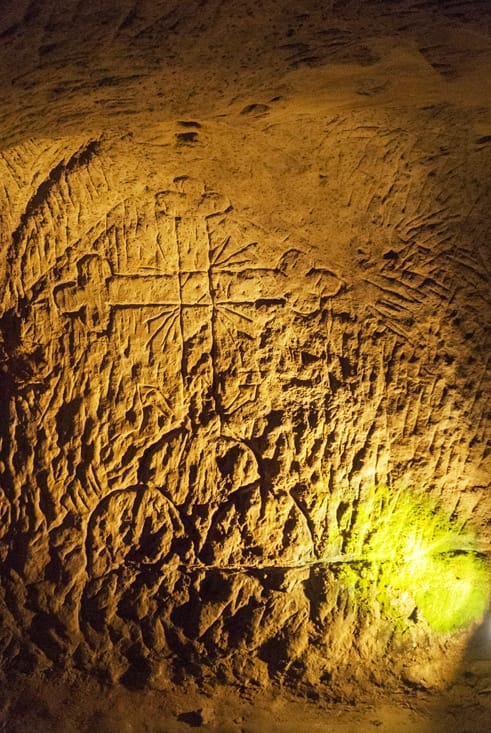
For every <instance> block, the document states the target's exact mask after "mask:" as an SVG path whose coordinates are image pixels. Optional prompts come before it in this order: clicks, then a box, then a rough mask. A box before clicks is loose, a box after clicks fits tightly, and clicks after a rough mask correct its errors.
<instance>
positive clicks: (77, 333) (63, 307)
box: [0, 0, 491, 694]
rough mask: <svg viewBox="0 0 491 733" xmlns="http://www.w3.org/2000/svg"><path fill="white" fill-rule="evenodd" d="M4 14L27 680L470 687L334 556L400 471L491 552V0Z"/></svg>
mask: <svg viewBox="0 0 491 733" xmlns="http://www.w3.org/2000/svg"><path fill="white" fill-rule="evenodd" d="M2 7H3V10H2V12H1V14H0V53H1V59H2V60H1V66H0V87H1V90H2V100H3V101H2V108H1V110H0V132H1V139H2V149H1V151H0V181H1V185H0V217H1V219H0V221H1V231H0V237H1V239H0V279H1V283H2V287H1V291H0V292H1V301H0V362H1V364H0V380H1V381H0V384H1V387H0V458H1V463H0V470H1V475H0V517H1V524H0V553H1V561H2V579H1V588H0V593H1V596H0V617H1V627H0V628H1V631H0V654H1V657H2V659H3V662H4V668H5V669H6V670H12V671H17V672H24V673H25V672H27V673H35V672H37V671H40V670H45V671H49V670H53V669H54V670H56V669H61V668H63V669H67V668H68V669H74V670H78V671H86V672H88V673H90V674H91V675H96V676H97V677H98V678H100V679H103V680H109V681H114V682H116V681H121V682H123V683H124V684H126V685H127V686H128V687H131V688H140V687H148V686H150V687H155V688H157V689H159V688H165V687H166V686H167V685H168V684H169V682H170V681H174V682H176V681H179V680H185V679H188V678H190V677H195V678H198V679H199V680H203V679H204V680H210V681H211V680H218V681H220V682H230V683H244V682H245V681H248V682H251V681H252V682H253V683H256V684H258V685H266V684H268V683H269V682H270V681H271V680H282V681H284V682H288V683H291V684H293V685H294V686H298V687H301V686H303V685H310V686H311V687H313V688H315V689H319V686H320V688H322V689H323V690H324V691H325V693H326V694H329V693H330V694H337V692H339V690H341V689H345V686H346V685H347V684H360V685H368V684H373V683H378V684H384V685H389V686H396V687H397V686H398V685H400V684H403V682H404V680H406V682H407V683H409V684H412V685H421V686H428V687H431V686H433V685H438V684H441V683H442V682H443V681H448V679H449V676H451V674H453V672H454V671H455V669H456V664H457V662H458V659H459V655H460V654H461V653H462V650H463V648H464V646H465V643H466V641H467V639H468V632H466V631H463V632H459V633H457V634H456V635H450V636H448V635H444V636H443V637H441V636H438V635H435V634H433V633H432V632H431V629H429V628H428V626H427V624H425V622H424V619H418V617H417V614H414V613H413V611H414V607H413V606H412V605H411V603H410V602H409V605H408V607H407V608H404V609H403V608H402V606H401V609H402V610H401V615H402V616H403V617H404V634H403V635H402V637H401V636H400V635H397V634H395V633H394V629H393V625H392V624H391V622H390V621H388V620H387V619H385V618H384V616H383V613H381V612H380V609H378V607H377V603H376V600H375V601H374V606H373V607H372V608H370V609H368V610H366V609H363V608H361V607H359V606H357V605H356V603H354V602H353V599H352V598H350V594H349V588H346V587H345V586H344V585H343V583H341V582H340V579H339V573H338V569H339V564H340V562H342V560H343V553H344V552H345V547H346V541H347V537H348V536H349V533H350V528H351V526H352V523H353V522H354V519H355V517H356V507H357V506H358V505H359V502H360V501H363V497H364V496H365V493H366V491H367V488H368V487H370V486H372V485H373V484H386V483H387V482H390V483H391V484H393V485H396V484H398V483H400V482H402V483H404V485H406V486H407V487H408V488H409V489H410V488H413V487H416V488H419V489H423V490H424V491H425V492H426V493H428V494H429V495H431V496H432V497H433V498H435V499H436V500H437V501H438V502H439V503H440V504H441V505H442V506H444V507H446V508H447V509H448V511H449V513H450V514H453V516H454V517H455V518H456V521H460V522H462V523H464V522H466V521H469V522H470V524H471V525H472V526H473V527H474V531H475V532H476V533H477V535H478V538H479V549H480V551H481V552H482V553H483V554H485V553H486V552H488V551H489V548H490V545H491V534H490V532H491V529H490V527H491V526H490V521H489V517H490V515H491V514H490V511H491V495H490V484H489V477H490V471H491V463H490V452H489V445H490V438H491V429H490V404H489V397H490V393H491V389H490V388H491V379H490V367H489V354H490V345H491V344H490V333H491V331H490V324H491V320H490V314H491V305H490V262H491V258H490V254H491V249H490V241H491V227H490V219H489V211H490V209H491V190H490V186H489V170H490V168H491V93H490V87H489V81H488V80H489V78H490V74H491V50H490V36H489V28H490V26H489V8H488V6H487V3H485V2H456V1H455V2H444V3H437V2H425V3H416V2H411V1H410V0H406V1H405V2H402V1H401V2H395V3H394V2H371V1H369V2H354V1H353V2H351V1H348V2H343V3H338V2H326V3H319V2H314V0H303V2H302V3H290V2H286V1H285V2H281V1H280V2H272V1H271V2H269V1H263V2H254V1H253V0H246V1H245V2H235V0H231V2H220V1H219V0H210V1H209V2H198V1H197V0H192V1H191V2H185V3H183V2H169V1H164V0H161V1H156V2H152V3H148V2H136V1H135V0H125V1H124V2H112V1H111V0H104V1H99V2H95V1H94V2H86V3H80V2H76V1H75V0H71V1H70V2H63V3H61V2H56V0H43V1H42V2H37V3H28V2H24V3H18V2H4V3H3V6H2ZM388 552H389V553H390V548H388Z"/></svg>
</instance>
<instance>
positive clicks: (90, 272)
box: [53, 179, 342, 382]
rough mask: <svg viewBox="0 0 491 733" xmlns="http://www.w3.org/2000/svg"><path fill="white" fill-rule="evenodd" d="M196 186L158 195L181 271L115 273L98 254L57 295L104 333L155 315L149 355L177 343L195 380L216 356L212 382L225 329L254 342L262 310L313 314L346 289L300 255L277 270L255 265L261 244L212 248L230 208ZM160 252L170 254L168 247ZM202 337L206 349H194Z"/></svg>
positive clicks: (291, 253)
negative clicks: (143, 313) (131, 316)
mask: <svg viewBox="0 0 491 733" xmlns="http://www.w3.org/2000/svg"><path fill="white" fill-rule="evenodd" d="M193 185H194V184H193V182H191V181H190V180H189V179H177V190H169V191H164V192H160V193H158V194H156V211H157V215H158V216H160V217H164V218H165V220H166V222H167V224H168V223H169V222H171V223H172V230H171V231H170V230H169V234H171V236H170V238H171V240H173V241H170V242H169V244H170V245H171V254H172V248H173V261H174V265H173V267H172V266H171V267H169V269H168V270H167V272H161V271H158V272H157V273H155V274H148V273H147V272H141V271H140V272H135V273H130V274H127V273H121V272H115V271H114V268H113V266H112V264H111V263H110V262H109V260H108V259H106V258H105V257H103V256H101V255H100V254H98V253H95V252H94V253H89V254H86V255H85V256H83V257H82V258H81V259H79V260H78V262H77V276H76V279H75V280H73V281H71V282H65V283H62V284H60V285H58V286H56V287H55V289H54V291H53V292H54V298H55V302H56V304H57V307H58V308H59V310H60V311H61V312H62V313H64V314H71V315H77V316H80V317H81V318H82V320H83V321H84V323H85V324H86V326H87V328H88V330H89V331H91V332H94V333H97V334H103V333H107V332H108V330H109V328H110V324H111V318H112V316H113V313H114V311H115V310H118V309H119V310H122V309H142V308H148V309H152V310H153V313H150V314H149V315H148V317H147V318H146V319H145V324H146V326H147V329H148V339H147V342H146V347H147V349H154V347H155V343H156V341H157V339H160V341H161V343H162V348H164V347H165V346H166V345H169V343H170V342H171V341H173V342H174V344H173V348H174V349H175V348H176V345H177V348H178V349H180V350H181V369H180V371H181V374H182V375H183V376H186V375H187V374H190V373H191V371H192V367H193V365H196V363H197V361H199V359H200V358H201V354H203V353H204V352H207V353H209V354H211V355H212V359H211V360H210V364H209V370H211V373H209V374H208V377H205V381H209V382H212V381H213V380H214V378H215V376H214V372H213V370H214V369H215V367H216V365H215V364H213V363H212V361H213V359H214V358H215V357H216V354H217V353H218V346H217V344H218V341H219V340H220V338H219V334H218V324H219V323H220V329H221V331H220V333H223V331H224V330H226V331H228V332H229V335H230V334H231V335H232V336H235V334H237V332H241V333H242V334H245V335H247V336H253V335H254V334H255V333H257V331H258V329H260V327H261V323H260V322H259V318H258V317H257V310H258V307H259V306H260V305H264V304H266V305H268V306H276V307H282V306H285V305H286V304H287V303H289V304H291V306H292V307H293V308H294V309H295V310H297V311H298V312H300V313H309V312H313V310H315V309H316V308H318V307H319V303H320V298H321V297H322V296H325V295H331V296H332V295H335V294H336V293H337V292H339V290H340V288H341V287H342V283H341V281H340V280H339V278H337V276H336V275H335V274H334V273H330V272H328V271H326V270H319V269H315V268H313V267H312V265H311V263H306V262H305V260H306V258H305V256H304V255H303V254H302V253H301V252H299V251H298V250H294V249H291V250H288V251H287V252H285V253H284V254H283V256H282V257H281V258H280V260H279V261H278V263H277V264H276V266H268V267H261V266H260V265H257V264H256V263H255V259H254V249H255V247H256V246H257V242H249V243H246V244H245V245H243V246H236V245H234V244H233V243H232V241H231V238H230V237H227V238H225V239H223V240H222V241H220V242H219V243H218V244H217V243H216V242H214V241H212V237H211V235H210V228H211V227H210V220H211V218H212V217H215V216H217V215H220V214H222V215H223V214H224V213H226V211H227V210H228V202H227V201H226V200H225V199H223V198H222V197H220V196H218V195H217V194H215V193H209V192H208V193H207V192H203V190H202V189H201V188H198V189H196V187H195V186H194V188H192V190H191V191H189V188H190V186H191V187H193ZM184 189H187V190H184ZM159 247H160V250H161V252H163V250H162V245H161V243H159ZM170 256H171V255H170ZM171 259H172V256H171ZM299 269H300V274H301V271H302V270H304V273H305V274H304V278H303V280H302V279H301V278H300V277H299V272H298V270H299ZM169 270H170V271H169ZM292 274H293V275H294V277H291V275H292ZM299 283H300V284H299ZM268 310H269V309H268ZM197 334H199V335H200V336H199V345H194V346H193V345H192V343H193V338H194V337H195V336H196V335H197ZM179 342H180V345H179ZM193 349H194V353H193ZM198 352H200V353H198ZM201 378H203V371H202V370H201Z"/></svg>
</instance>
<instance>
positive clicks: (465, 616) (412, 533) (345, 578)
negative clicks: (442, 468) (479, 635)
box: [340, 486, 490, 632]
mask: <svg viewBox="0 0 491 733" xmlns="http://www.w3.org/2000/svg"><path fill="white" fill-rule="evenodd" d="M346 530H347V531H346V540H345V543H344V548H343V550H344V552H345V553H346V555H347V556H349V557H350V558H353V560H352V562H351V563H350V564H345V565H343V568H342V570H341V577H340V580H341V582H342V583H343V584H345V585H348V586H349V587H351V588H352V589H353V591H354V593H355V597H356V599H357V601H358V603H361V604H364V605H371V604H372V603H373V601H374V600H376V601H377V602H378V604H379V606H380V607H381V609H382V613H383V614H384V615H386V616H388V617H390V618H392V619H393V620H394V621H397V622H398V623H401V622H402V623H404V621H407V617H408V615H411V616H412V617H413V618H414V617H415V616H416V617H418V618H420V617H423V618H424V619H425V620H426V622H427V623H428V625H429V626H430V627H431V628H432V629H433V630H434V631H437V632H450V631H454V630H455V629H458V628H462V627H464V626H467V625H468V624H470V623H472V622H473V621H476V620H478V619H480V618H481V617H482V616H483V615H484V613H485V611H486V609H487V607H488V603H489V589H490V573H489V567H488V565H487V564H486V562H485V561H484V559H483V558H482V557H481V556H480V555H479V553H478V551H477V542H476V538H475V535H474V533H473V532H471V531H470V530H469V529H467V528H466V527H465V523H464V524H463V523H462V522H460V523H459V522H457V520H454V519H453V518H451V517H450V516H449V515H448V514H446V513H445V512H444V511H443V509H441V508H439V507H437V506H436V504H435V503H434V502H432V501H431V500H430V499H429V498H428V497H427V496H426V495H424V494H422V493H415V492H410V491H408V490H407V489H402V488H399V489H391V488H388V487H386V486H377V487H373V488H372V489H371V490H370V491H369V492H368V494H367V496H366V497H365V498H364V499H362V500H360V501H359V502H358V503H357V504H356V506H355V507H354V509H353V512H352V514H351V518H350V526H349V527H347V528H346ZM401 609H404V610H401ZM408 609H411V610H409V614H408V613H407V611H408Z"/></svg>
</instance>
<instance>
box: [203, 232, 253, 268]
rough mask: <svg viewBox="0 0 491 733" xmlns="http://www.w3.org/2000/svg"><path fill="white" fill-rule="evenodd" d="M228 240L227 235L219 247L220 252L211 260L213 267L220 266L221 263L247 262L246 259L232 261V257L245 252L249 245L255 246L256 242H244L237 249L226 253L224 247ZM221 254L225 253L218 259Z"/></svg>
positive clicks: (236, 263)
mask: <svg viewBox="0 0 491 733" xmlns="http://www.w3.org/2000/svg"><path fill="white" fill-rule="evenodd" d="M229 242H230V237H228V238H227V239H226V240H225V242H224V244H223V246H222V247H221V249H220V252H219V253H218V254H217V256H216V257H215V258H214V259H213V260H212V265H213V266H214V267H216V268H220V267H221V266H222V265H231V264H234V265H242V264H243V263H244V262H247V260H239V261H238V262H232V260H233V259H234V257H237V256H238V255H240V254H242V253H243V252H246V251H247V250H248V249H249V248H250V247H255V246H256V245H257V242H249V244H245V245H244V246H243V247H238V248H237V249H235V250H233V252H230V254H226V248H227V245H228V244H229ZM213 254H214V253H213ZM223 254H226V256H225V257H224V258H223V259H220V257H221V255H223Z"/></svg>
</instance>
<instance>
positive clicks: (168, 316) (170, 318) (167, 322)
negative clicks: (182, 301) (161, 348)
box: [145, 308, 179, 349]
mask: <svg viewBox="0 0 491 733" xmlns="http://www.w3.org/2000/svg"><path fill="white" fill-rule="evenodd" d="M158 318H162V323H161V324H160V326H158V327H157V329H156V330H155V331H154V333H153V334H152V336H151V337H150V338H149V339H148V341H147V342H146V343H145V348H147V349H148V348H149V347H150V346H151V344H152V342H153V341H154V340H155V339H156V338H157V336H158V335H159V333H160V332H161V331H163V330H164V329H165V332H164V334H163V340H164V342H165V343H167V339H168V336H169V333H170V331H171V328H172V327H173V326H174V324H175V323H176V321H177V319H178V318H179V308H173V309H172V310H171V311H168V312H167V313H164V314H162V313H161V314H160V315H159V316H154V317H153V318H150V319H148V320H147V321H145V323H147V324H148V323H149V322H150V321H155V320H158ZM166 326H167V328H166Z"/></svg>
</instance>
